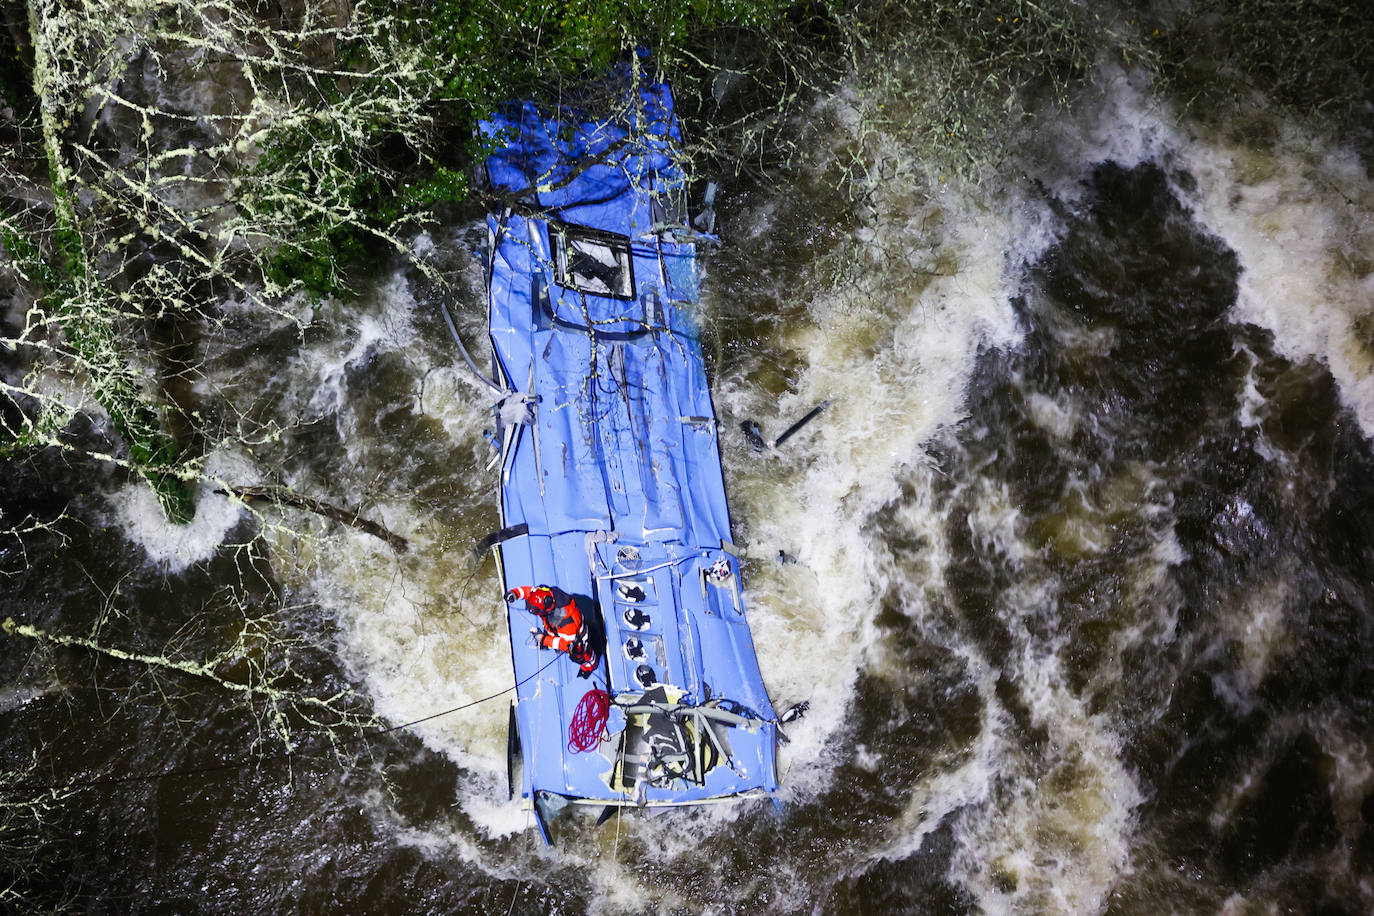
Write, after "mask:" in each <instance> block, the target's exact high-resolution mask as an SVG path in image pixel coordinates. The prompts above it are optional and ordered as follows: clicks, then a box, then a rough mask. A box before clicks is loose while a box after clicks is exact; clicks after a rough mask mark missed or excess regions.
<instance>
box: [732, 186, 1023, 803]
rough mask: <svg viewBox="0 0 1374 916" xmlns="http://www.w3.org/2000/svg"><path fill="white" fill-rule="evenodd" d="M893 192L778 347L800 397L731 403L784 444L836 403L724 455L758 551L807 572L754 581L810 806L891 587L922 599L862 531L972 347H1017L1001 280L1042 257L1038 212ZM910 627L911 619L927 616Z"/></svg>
mask: <svg viewBox="0 0 1374 916" xmlns="http://www.w3.org/2000/svg"><path fill="white" fill-rule="evenodd" d="M892 189H897V190H895V191H893V192H892V193H889V194H887V196H886V199H885V200H883V201H882V203H881V206H882V208H883V210H884V211H885V212H884V213H883V215H882V217H881V218H880V220H879V221H875V222H872V223H869V224H867V225H866V226H864V227H863V228H862V229H861V230H860V232H859V238H858V240H857V242H858V243H857V244H856V245H855V247H854V249H853V256H854V257H855V258H858V259H860V261H859V264H858V270H857V275H856V277H855V279H854V282H853V284H852V285H849V286H845V287H841V288H837V289H832V290H822V291H820V292H819V293H815V292H811V293H810V294H811V295H814V296H815V297H816V298H815V299H814V300H813V301H812V302H811V308H810V312H811V320H810V321H809V322H805V323H801V324H798V325H797V326H794V327H792V328H790V329H788V330H786V331H784V339H783V340H781V341H779V342H778V343H777V345H778V346H781V347H785V348H790V349H792V350H794V351H795V352H797V353H799V354H800V355H801V356H802V362H803V363H804V364H805V366H806V368H805V370H804V371H803V372H802V373H801V376H800V378H798V379H797V380H796V381H795V384H794V389H795V390H794V392H793V393H790V394H788V395H785V396H784V397H782V398H781V401H780V403H769V402H768V399H769V396H768V395H767V394H766V393H760V392H758V391H755V390H752V389H750V388H748V387H745V385H747V382H746V383H745V384H743V385H742V384H740V383H739V382H738V381H735V382H732V384H733V385H734V386H736V387H727V388H726V389H725V390H724V391H723V392H722V394H723V399H724V402H725V403H726V404H728V405H729V410H728V411H727V412H729V413H731V414H733V415H736V416H754V417H759V418H760V419H762V420H765V421H768V420H770V419H771V418H775V417H776V418H777V419H776V420H772V423H773V424H776V428H780V427H781V424H783V423H784V422H785V421H786V419H787V418H791V417H795V416H798V415H800V414H802V413H804V412H805V411H806V410H807V409H809V408H810V407H811V406H812V405H814V404H816V403H818V402H819V401H821V400H824V399H830V400H831V401H832V405H831V407H830V408H829V409H828V410H827V411H826V412H825V413H824V414H823V415H822V416H821V417H820V418H819V419H818V420H817V421H815V422H814V423H813V425H812V427H810V428H808V429H807V430H806V431H805V432H804V433H802V434H800V435H798V437H797V438H795V439H793V440H792V441H790V442H789V443H788V444H787V445H786V446H785V447H784V449H783V450H782V453H781V455H780V456H778V457H777V458H775V459H769V460H755V459H753V458H752V457H749V458H744V460H741V457H742V456H737V455H727V456H726V458H727V463H728V465H729V467H728V468H727V474H728V476H729V477H730V484H731V487H732V495H733V496H735V497H736V498H740V499H742V500H743V502H744V503H745V504H746V505H745V509H746V512H747V515H748V516H749V518H750V523H751V531H750V540H751V543H752V545H753V546H754V547H755V549H756V550H757V551H758V552H759V553H764V552H765V551H766V552H767V554H768V555H772V554H773V553H776V551H777V550H780V549H781V550H785V551H786V552H787V553H788V554H791V555H793V556H795V557H796V558H797V559H798V561H799V562H798V563H797V564H796V565H774V564H766V565H763V568H761V569H760V570H759V571H758V572H757V573H755V575H754V576H753V577H752V578H751V580H750V582H749V583H748V584H749V590H750V595H749V598H750V619H751V625H752V627H753V630H754V636H755V642H756V644H757V645H758V647H759V653H758V654H759V661H760V664H761V665H762V667H763V672H764V679H765V681H766V682H767V683H768V685H769V689H770V692H771V693H772V694H773V696H774V697H775V698H777V699H779V700H780V701H781V702H783V703H786V702H789V701H793V700H800V699H807V700H809V701H810V703H811V710H810V713H809V715H808V716H807V718H806V719H805V720H803V721H802V722H801V723H799V724H797V725H795V726H792V727H790V728H789V730H788V731H789V735H790V736H791V737H792V743H791V744H790V745H789V746H787V748H786V749H785V757H784V764H783V765H784V770H785V775H786V778H785V780H784V782H785V785H786V791H789V792H800V793H804V794H805V793H809V792H812V791H815V790H817V789H818V788H820V787H821V786H822V785H824V783H825V782H826V781H827V780H828V778H829V767H830V761H829V760H828V759H827V753H826V747H827V742H828V740H829V738H830V736H831V735H832V734H834V733H835V732H836V730H837V729H839V728H840V727H841V726H842V725H843V716H844V712H845V709H846V705H847V703H848V701H849V699H850V697H851V695H852V688H853V684H854V679H855V677H856V675H857V673H858V671H859V670H860V669H861V668H862V667H863V666H865V665H867V664H869V662H870V659H869V658H868V656H869V654H870V652H871V650H872V649H873V647H874V645H875V643H876V642H877V640H878V639H879V638H880V634H879V633H878V632H877V631H876V630H875V628H874V626H873V622H874V620H875V618H876V616H877V613H878V610H879V603H880V600H881V599H882V597H883V596H884V594H885V593H886V592H887V591H888V589H889V588H890V587H891V588H897V589H899V590H900V591H901V592H902V593H904V594H905V593H919V590H920V584H919V583H915V582H912V581H908V580H907V575H909V574H908V573H906V572H904V571H902V570H898V569H894V568H892V567H891V565H890V563H889V561H888V559H887V558H888V553H889V551H888V550H887V549H886V547H885V545H883V544H881V543H878V542H875V540H874V539H873V537H872V536H871V534H870V533H869V531H868V528H869V525H870V523H871V521H872V520H873V518H874V517H875V516H876V515H877V514H878V513H880V512H882V511H884V507H885V506H888V505H889V504H891V503H894V502H897V501H899V499H900V498H901V497H902V491H901V484H900V480H901V478H902V477H903V476H905V475H910V474H912V473H914V472H917V471H918V470H919V469H920V468H922V466H923V465H925V464H926V463H927V461H928V459H927V458H926V457H925V453H924V450H923V449H924V446H925V445H926V443H927V442H928V441H929V440H930V439H931V437H932V436H933V435H935V433H936V432H937V431H938V430H940V429H942V428H944V427H946V426H948V425H950V424H953V423H955V422H957V421H958V420H959V419H960V418H961V417H962V416H963V411H964V400H965V397H964V396H965V388H966V384H967V380H968V377H969V373H970V372H971V371H972V368H973V366H974V364H975V360H976V356H977V354H978V352H979V351H980V349H981V348H984V347H988V346H1005V345H1009V344H1011V343H1013V342H1014V341H1015V340H1016V339H1017V336H1018V331H1017V327H1016V322H1015V318H1014V315H1013V311H1012V308H1011V306H1010V298H1011V296H1012V295H1013V294H1014V293H1015V291H1016V290H1015V289H1014V287H1012V286H1011V285H1010V284H1009V280H1008V277H1009V276H1011V274H1009V272H1008V270H1007V265H1008V262H1009V261H1013V262H1017V263H1019V262H1020V261H1021V260H1024V259H1032V258H1033V257H1034V256H1035V255H1036V254H1038V246H1039V245H1041V244H1043V242H1044V239H1045V237H1044V236H1043V235H1042V234H1041V233H1039V232H1037V231H1025V230H1026V223H1027V222H1028V221H1027V220H1021V219H1018V218H1017V216H1020V215H1026V213H1029V215H1030V216H1032V217H1038V215H1039V214H1038V213H1035V212H1033V211H1029V210H1027V211H1026V212H1025V213H1014V214H1013V215H1012V217H1011V218H1008V214H1006V213H1003V212H996V213H993V212H991V211H989V210H986V209H983V208H981V207H980V206H978V204H977V203H976V202H975V196H974V194H973V193H972V192H973V189H971V188H959V189H957V190H956V189H948V190H945V191H944V193H942V194H939V195H938V196H934V197H926V196H925V195H924V194H923V193H922V192H921V189H920V188H919V187H915V186H913V185H912V184H911V183H893V184H892V185H891V186H890V187H889V191H892ZM880 196H882V195H880ZM924 227H933V228H924ZM894 253H896V254H900V257H894V256H893V255H894ZM799 292H802V293H803V294H806V293H807V292H808V291H805V290H801V291H799ZM765 358H766V357H765ZM919 524H920V525H921V527H922V528H930V529H931V532H930V533H931V535H932V536H933V537H938V529H939V528H940V526H941V524H942V521H941V520H940V519H939V518H938V517H934V516H932V515H930V514H929V513H927V514H926V516H925V517H924V518H923V519H921V520H920V521H919ZM913 601H916V602H919V597H918V596H917V597H914V598H913ZM907 612H908V613H911V614H913V615H919V614H920V613H921V611H920V607H919V604H915V605H913V606H912V607H909V608H908V609H907ZM822 655H823V659H822V657H821V656H822ZM789 765H790V769H788V768H789Z"/></svg>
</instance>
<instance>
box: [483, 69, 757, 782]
mask: <svg viewBox="0 0 1374 916" xmlns="http://www.w3.org/2000/svg"><path fill="white" fill-rule="evenodd" d="M622 99H623V104H622V105H621V106H620V110H619V111H617V112H615V114H614V115H612V116H611V117H601V118H592V117H587V116H584V115H580V114H579V113H578V112H577V111H576V110H574V109H572V108H571V107H564V108H562V109H560V110H558V111H555V112H548V111H545V110H542V109H540V108H539V107H537V106H535V105H534V104H532V103H524V104H518V105H513V106H511V107H510V108H509V109H508V110H507V111H505V112H504V113H502V114H501V115H499V116H497V117H493V118H491V119H489V120H487V121H485V122H483V124H482V130H483V132H484V134H485V135H486V137H487V138H488V142H489V143H491V144H492V147H493V152H491V154H490V156H489V158H488V160H487V176H488V180H489V182H490V185H491V188H492V192H493V196H494V197H495V199H496V200H497V201H498V205H497V206H495V207H493V212H492V213H491V214H490V215H489V216H488V229H489V232H490V262H489V280H488V292H489V304H490V333H491V341H492V345H493V347H494V351H495V363H496V367H497V370H498V373H497V374H498V376H499V378H500V379H501V380H503V381H504V383H505V385H506V387H507V388H508V390H509V394H508V395H507V397H506V398H505V399H504V400H503V401H502V402H501V404H500V405H499V406H498V409H497V413H498V418H499V422H500V427H501V429H500V441H501V456H500V459H501V471H500V475H501V476H500V482H501V485H500V499H501V515H502V524H503V526H505V529H506V531H508V532H519V533H517V534H513V535H508V536H507V538H506V539H505V540H504V541H503V542H502V543H501V544H500V547H499V550H500V567H501V574H502V577H503V581H504V584H505V585H506V586H507V587H515V586H521V585H552V586H557V587H558V588H561V589H562V590H563V591H565V592H568V593H570V594H572V595H575V596H582V598H583V599H585V600H590V602H592V603H593V604H594V606H595V607H596V608H597V609H598V610H599V611H600V616H601V617H602V619H603V621H604V630H605V636H606V645H605V653H604V659H605V660H604V662H603V664H602V665H601V667H600V668H599V669H598V670H597V672H596V674H595V675H594V676H593V677H592V678H590V679H582V678H579V677H578V673H579V671H578V667H577V665H576V664H574V663H573V662H572V661H571V659H569V658H568V657H567V656H566V655H559V654H556V653H554V652H553V651H552V650H547V649H544V650H541V649H540V648H538V647H537V646H536V645H535V644H534V642H533V640H532V639H531V637H530V635H529V631H530V629H531V627H533V626H535V625H537V624H538V620H537V619H536V618H534V617H533V616H532V615H531V614H529V613H527V612H526V610H525V609H524V608H523V607H520V606H518V605H511V606H510V608H509V624H510V633H511V656H512V660H513V663H514V667H515V675H516V681H517V683H518V684H519V686H518V688H517V699H516V702H515V705H514V726H515V729H516V731H517V733H518V739H519V756H520V758H521V760H522V761H523V771H522V776H521V780H520V792H521V794H522V795H523V796H524V797H526V798H532V799H534V800H535V801H536V802H538V801H539V800H540V799H541V798H549V797H555V796H557V797H559V799H560V803H561V801H563V800H572V801H594V802H597V803H600V804H655V805H662V804H680V803H691V802H699V801H705V800H708V799H715V798H722V797H731V796H736V795H741V794H753V793H756V792H766V791H771V790H773V789H775V788H776V787H777V781H776V775H775V761H774V750H775V743H776V737H777V731H776V729H777V725H776V714H775V713H774V711H773V707H772V705H771V703H770V701H769V698H768V693H767V690H766V689H765V687H764V684H763V678H762V676H761V674H760V672H759V667H758V662H757V659H756V657H755V654H754V645H753V641H752V638H751V636H750V632H749V627H748V624H747V621H746V617H745V609H744V598H743V593H742V590H741V587H740V579H739V565H738V561H737V559H736V557H735V556H734V554H733V551H732V548H731V546H730V516H729V511H728V509H727V507H726V500H725V488H724V483H723V479H722V475H721V464H720V450H719V443H718V441H717V430H716V418H715V411H714V408H713V407H712V404H711V397H710V391H709V388H708V386H707V382H706V374H705V371H704V365H703V360H702V352H701V345H700V342H699V340H698V336H697V333H696V329H695V327H694V325H693V318H692V314H691V311H690V306H691V305H692V303H694V302H695V301H696V298H697V277H696V269H697V268H696V248H695V243H694V241H693V235H692V233H691V230H690V227H688V226H687V225H686V224H685V221H684V211H685V208H684V206H683V200H684V198H685V195H684V191H685V188H684V178H683V174H682V171H681V169H680V167H679V165H678V163H677V161H676V160H675V158H674V150H675V149H676V148H677V144H678V141H679V139H680V135H679V133H678V126H677V122H676V119H675V116H674V114H673V99H672V95H671V93H670V91H669V89H668V87H667V86H665V85H661V84H649V85H641V86H639V87H638V88H637V89H631V90H627V91H625V92H624V94H623V95H622ZM594 687H600V688H602V689H604V690H606V691H607V692H608V694H609V695H610V696H611V697H612V698H613V700H614V704H615V705H614V706H613V707H612V710H611V713H610V718H609V721H608V723H607V732H606V734H605V735H604V736H603V740H602V741H601V743H600V744H599V746H598V747H597V748H596V749H594V750H591V751H586V752H576V751H573V750H570V749H569V725H570V723H571V720H572V718H573V715H574V713H575V710H576V708H577V706H578V704H579V702H580V701H581V700H582V698H583V696H584V694H586V693H587V691H588V690H591V689H593V688H594ZM684 744H689V745H690V748H689V749H688V757H689V758H690V760H689V763H688V764H686V765H684V764H683V763H682V760H681V754H678V755H677V756H676V757H675V756H674V754H673V753H670V752H671V751H673V750H674V749H676V750H677V751H681V750H682V749H683V748H682V746H683V745H684ZM665 748H667V750H665ZM674 760H676V761H677V762H676V763H672V762H671V761H674ZM665 761H670V762H669V763H666V764H665ZM538 807H539V806H538V804H536V809H538Z"/></svg>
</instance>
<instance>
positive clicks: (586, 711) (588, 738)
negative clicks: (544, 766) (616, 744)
mask: <svg viewBox="0 0 1374 916" xmlns="http://www.w3.org/2000/svg"><path fill="white" fill-rule="evenodd" d="M610 715H611V696H610V694H608V693H607V692H606V691H604V690H602V689H600V688H599V687H598V688H593V689H591V690H588V691H587V692H586V693H585V694H583V695H582V700H581V701H580V702H579V703H578V704H577V711H576V712H574V713H573V717H572V721H571V722H569V723H568V750H570V751H572V752H573V753H574V754H581V753H584V752H586V751H590V750H592V749H593V748H595V747H596V746H597V745H598V744H600V743H601V732H602V731H603V730H604V729H605V728H606V720H607V719H608V718H610Z"/></svg>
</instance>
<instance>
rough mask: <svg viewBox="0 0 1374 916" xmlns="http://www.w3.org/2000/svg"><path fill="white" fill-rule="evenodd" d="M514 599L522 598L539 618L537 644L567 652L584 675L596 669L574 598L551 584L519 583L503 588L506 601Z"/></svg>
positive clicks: (543, 647)
mask: <svg viewBox="0 0 1374 916" xmlns="http://www.w3.org/2000/svg"><path fill="white" fill-rule="evenodd" d="M516 601H524V602H525V604H526V607H527V609H528V610H529V611H530V613H532V614H534V615H535V616H537V617H538V618H539V619H540V620H541V621H543V624H544V631H543V632H542V633H539V634H538V636H539V648H541V649H553V650H554V651H555V652H566V653H568V657H569V658H571V659H572V660H573V661H574V662H576V663H577V666H578V667H579V668H580V669H582V676H584V677H585V676H587V675H589V674H591V673H592V672H593V671H595V670H596V666H597V663H598V659H597V657H596V653H595V652H594V651H593V650H592V648H591V646H590V645H588V632H587V622H586V619H585V618H584V617H583V615H582V609H581V608H579V607H578V606H577V599H575V598H573V596H572V595H569V594H568V593H567V592H565V591H563V590H562V589H561V588H557V587H555V586H550V585H537V586H536V585H522V586H520V587H519V588H513V589H511V590H510V591H508V592H506V603H507V604H512V603H514V602H516Z"/></svg>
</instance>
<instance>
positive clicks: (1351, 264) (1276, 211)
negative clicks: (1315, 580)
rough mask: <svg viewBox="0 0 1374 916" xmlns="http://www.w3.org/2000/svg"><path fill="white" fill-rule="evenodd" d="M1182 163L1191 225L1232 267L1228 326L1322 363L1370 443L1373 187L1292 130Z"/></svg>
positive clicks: (1195, 148)
mask: <svg viewBox="0 0 1374 916" xmlns="http://www.w3.org/2000/svg"><path fill="white" fill-rule="evenodd" d="M1181 153H1182V155H1181V162H1182V164H1183V165H1184V167H1185V168H1186V169H1187V170H1188V172H1189V173H1191V174H1192V175H1193V177H1194V178H1196V179H1197V192H1196V195H1195V197H1194V199H1193V201H1192V203H1193V205H1194V206H1195V207H1196V209H1197V213H1198V216H1199V217H1200V218H1201V219H1202V221H1203V222H1204V223H1205V224H1206V226H1207V227H1208V229H1209V230H1210V231H1211V232H1213V233H1215V234H1217V235H1218V236H1220V237H1221V238H1222V239H1223V240H1224V241H1225V242H1226V244H1227V245H1228V246H1229V247H1230V248H1231V249H1232V250H1233V251H1235V252H1236V254H1237V255H1238V256H1239V258H1240V262H1241V267H1242V268H1243V273H1242V274H1241V278H1240V295H1239V301H1238V302H1237V304H1236V308H1235V310H1234V312H1233V317H1234V318H1235V319H1236V320H1239V321H1246V322H1251V323H1253V324H1257V325H1260V326H1261V327H1265V328H1268V329H1269V330H1271V331H1273V332H1274V340H1275V344H1276V346H1277V348H1278V350H1279V352H1281V353H1283V354H1284V355H1286V356H1288V357H1289V358H1291V359H1295V360H1301V359H1304V358H1309V357H1310V358H1315V359H1318V360H1321V361H1323V362H1325V363H1326V365H1327V366H1328V367H1329V368H1330V369H1331V373H1332V375H1333V376H1334V377H1335V378H1336V381H1337V382H1338V384H1339V385H1340V390H1341V397H1342V399H1343V401H1344V402H1345V403H1346V404H1347V405H1348V406H1349V407H1350V408H1351V409H1352V410H1353V411H1354V412H1355V415H1356V416H1357V417H1358V418H1359V421H1360V425H1361V428H1362V429H1363V430H1364V432H1365V434H1366V435H1371V434H1374V181H1371V178H1370V176H1369V175H1368V174H1367V173H1366V172H1365V169H1364V167H1363V166H1362V165H1361V163H1360V161H1359V159H1358V157H1357V156H1356V155H1355V154H1354V153H1353V152H1351V151H1349V150H1343V149H1333V148H1329V147H1325V146H1322V145H1321V144H1320V143H1319V142H1318V141H1316V140H1314V139H1312V138H1311V137H1310V136H1307V135H1304V134H1303V133H1302V132H1300V131H1299V130H1298V129H1297V128H1296V127H1294V126H1292V125H1290V124H1280V125H1278V127H1277V129H1276V130H1275V137H1274V139H1273V140H1272V141H1270V142H1269V143H1268V145H1267V146H1260V145H1258V144H1257V143H1256V142H1255V141H1253V140H1247V142H1246V143H1245V144H1244V145H1241V144H1237V143H1232V142H1229V141H1227V140H1226V139H1224V138H1218V137H1208V138H1205V139H1198V140H1195V141H1193V142H1190V143H1188V144H1187V145H1186V146H1185V147H1184V148H1183V149H1182V151H1181Z"/></svg>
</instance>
